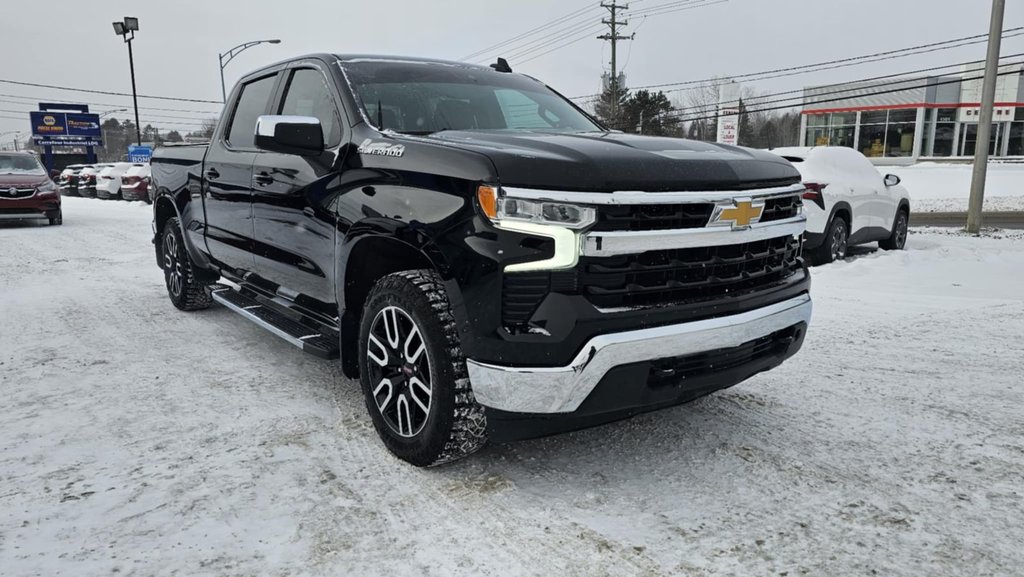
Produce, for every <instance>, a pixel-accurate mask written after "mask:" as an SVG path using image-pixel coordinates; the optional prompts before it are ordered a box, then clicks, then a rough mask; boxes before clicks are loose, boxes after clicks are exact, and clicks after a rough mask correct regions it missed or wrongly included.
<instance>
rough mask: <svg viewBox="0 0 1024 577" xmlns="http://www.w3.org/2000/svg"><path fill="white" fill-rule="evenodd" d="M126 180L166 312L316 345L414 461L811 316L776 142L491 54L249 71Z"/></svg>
mask: <svg viewBox="0 0 1024 577" xmlns="http://www.w3.org/2000/svg"><path fill="white" fill-rule="evenodd" d="M152 183H153V186H154V190H155V203H154V220H153V231H154V243H155V245H156V257H157V263H158V264H159V266H160V267H161V268H162V269H163V271H164V275H165V279H166V284H167V290H168V294H169V295H170V298H171V300H172V302H173V303H174V305H175V306H177V307H178V308H179V309H183V310H196V309H203V308H206V307H208V306H210V305H211V303H212V302H213V301H216V302H218V303H220V304H222V305H224V306H226V307H228V308H229V309H232V310H234V311H236V312H238V313H239V314H241V315H243V316H244V317H247V318H248V319H249V320H251V321H254V322H256V323H258V324H259V325H261V326H263V327H264V328H266V329H267V330H269V331H270V332H272V333H274V334H276V335H278V336H280V337H282V338H284V339H285V340H287V341H289V342H291V343H293V344H295V345H296V346H298V347H300V348H302V349H303V350H305V351H307V352H310V353H313V354H316V355H319V356H322V357H325V358H338V357H340V359H341V365H342V367H343V370H344V372H345V374H346V375H349V376H351V377H353V378H355V377H358V378H359V380H360V381H361V384H362V389H363V392H364V395H365V398H366V405H367V409H368V410H369V412H370V414H371V416H372V420H373V423H374V425H375V427H376V429H377V432H378V433H379V434H380V436H381V438H382V439H383V441H384V443H385V444H386V445H387V447H388V448H389V449H390V450H391V451H392V452H393V453H394V454H395V455H397V456H398V457H399V458H401V459H404V460H406V461H408V462H411V463H413V464H415V465H420V466H427V465H435V464H439V463H444V462H447V461H451V460H453V459H456V458H459V457H462V456H465V455H467V454H469V453H472V452H473V451H475V450H477V449H479V448H480V447H481V446H483V444H484V443H485V441H486V440H487V439H488V438H490V439H491V440H509V439H514V438H524V437H526V436H536V435H544V434H550V433H554V432H558V431H563V430H569V429H574V428H581V427H586V426H590V425H594V424H598V423H603V422H608V421H611V420H615V419H621V418H624V417H628V416H631V415H634V414H637V413H640V412H644V411H650V410H654V409H659V408H663V407H668V406H672V405H676V404H679V403H683V402H686V401H690V400H693V399H696V398H697V397H700V396H702V395H706V394H708V393H711V392H713V391H716V390H719V389H723V388H726V387H730V386H732V385H735V384H737V383H739V382H741V381H743V380H745V379H747V378H749V377H751V376H753V375H755V374H757V373H759V372H762V371H765V370H768V369H771V368H773V367H775V366H777V365H779V364H780V363H782V362H783V361H784V360H785V359H787V358H788V357H790V356H792V355H793V354H795V353H796V352H797V351H798V350H799V348H800V346H801V345H802V343H803V339H804V335H805V333H806V330H807V324H808V322H809V320H810V316H811V299H810V296H809V292H808V291H809V288H810V278H809V275H808V273H807V270H806V268H805V266H804V263H803V260H802V257H801V248H802V246H801V244H802V233H803V230H804V222H805V219H804V216H803V207H802V204H801V193H802V192H803V187H802V186H801V185H800V175H799V174H798V173H797V171H796V170H794V169H793V167H792V166H791V165H789V164H788V163H787V162H786V161H785V160H783V159H781V158H779V157H777V156H775V155H772V154H769V153H762V152H757V151H753V150H746V149H742V148H736V147H729V146H723V145H718V144H709V143H701V142H690V141H686V140H680V139H670V138H654V137H644V136H636V135H629V134H622V133H618V132H615V131H611V130H608V129H607V128H605V127H604V126H602V125H601V124H600V123H599V122H598V121H596V120H594V119H593V118H592V117H590V116H589V115H588V114H587V113H586V112H584V111H583V110H581V109H580V108H578V107H576V106H575V105H574V104H573V103H572V102H571V101H569V100H567V99H566V98H564V97H562V96H560V95H559V94H558V93H557V92H555V91H553V90H552V89H550V88H549V87H547V86H545V85H544V84H543V83H541V82H539V81H537V80H535V79H533V78H530V77H528V76H525V75H521V74H516V73H513V72H512V71H511V70H510V69H509V68H508V66H507V64H506V63H504V62H503V61H499V63H498V64H496V65H492V66H491V67H483V66H473V65H468V64H462V63H455V62H443V61H436V60H425V59H417V58H395V57H380V56H346V55H334V54H317V55H311V56H304V57H300V58H295V59H293V60H289V61H286V62H282V63H279V64H276V65H273V66H269V67H266V68H263V69H261V70H259V71H256V72H253V73H251V74H249V75H248V76H246V77H244V78H243V79H242V80H241V81H240V82H239V84H238V85H237V86H236V87H235V88H234V90H233V91H232V93H231V96H230V98H229V99H228V101H227V105H226V106H225V109H224V112H223V115H222V117H221V119H220V122H219V124H218V126H217V128H216V131H215V132H214V134H213V137H212V142H211V143H210V144H209V145H208V146H201V147H200V146H192V147H189V146H183V147H173V148H164V149H161V150H159V151H157V154H155V155H154V158H153V160H152Z"/></svg>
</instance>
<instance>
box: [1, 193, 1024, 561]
mask: <svg viewBox="0 0 1024 577" xmlns="http://www.w3.org/2000/svg"><path fill="white" fill-rule="evenodd" d="M65 223H66V224H65V225H64V226H62V227H47V226H31V227H13V226H8V225H2V226H0V295H2V296H3V298H2V299H0V391H2V395H0V415H3V418H2V419H0V574H3V575H12V576H14V575H18V576H21V575H43V576H47V577H49V576H53V575H75V576H79V575H81V576H91V575H111V574H115V573H116V574H119V575H138V576H150V575H181V576H189V577H191V576H206V575H211V576H212V575H285V574H287V575H325V576H326V575H330V576H335V575H394V576H403V575H410V576H422V575H472V576H477V575H495V576H497V575H501V576H505V575H512V576H520V575H524V576H525V575H567V576H571V575H581V576H590V575H649V576H657V575H702V576H708V575H781V574H788V575H803V574H810V575H872V574H877V575H900V576H904V577H905V576H921V577H925V576H927V577H938V576H960V575H1011V574H1018V573H1019V571H1020V568H1021V567H1022V566H1024V550H1022V549H1021V548H1020V543H1021V542H1024V526H1022V524H1021V522H1020V520H1021V519H1022V518H1024V495H1022V491H1021V488H1022V487H1024V451H1022V450H1021V447H1022V446H1024V425H1022V422H1024V421H1022V420H1021V416H1020V407H1021V406H1024V387H1021V372H1022V369H1024V366H1022V363H1021V358H1020V350H1021V349H1020V343H1021V342H1024V292H1022V291H1021V289H1020V287H1021V286H1024V240H1022V239H1012V238H1002V239H999V238H971V237H966V236H963V235H954V234H951V233H948V232H947V233H945V234H932V233H915V234H912V235H911V237H910V242H909V248H910V250H908V251H906V252H899V253H886V252H876V253H871V254H868V255H866V256H860V257H857V258H854V259H852V260H851V261H849V262H844V263H838V264H836V265H832V266H827V267H821V268H817V269H814V272H813V274H814V277H815V279H814V289H813V290H814V297H815V317H814V320H813V326H812V327H811V330H810V333H809V335H808V337H807V342H806V345H805V348H804V350H803V351H802V352H801V353H800V355H799V356H797V357H796V358H795V359H793V360H791V361H790V362H789V363H787V364H786V365H784V366H783V367H781V368H779V369H778V370H776V371H773V372H770V373H766V374H763V375H759V376H757V377H755V378H753V379H751V380H750V381H748V382H747V383H744V384H742V385H740V386H738V387H736V388H734V389H731V390H729V391H724V392H722V393H719V394H716V395H713V396H711V397H708V398H706V399H703V400H701V401H698V402H696V403H692V404H690V405H687V406H683V407H678V408H674V409H670V410H666V411H662V412H659V413H654V414H649V415H644V416H641V417H638V418H635V419H633V420H630V421H626V422H623V423H618V424H614V425H610V426H606V427H602V428H599V429H593V430H588V431H583V432H579V433H574V434H569V435H563V436H559V437H554V438H550V439H544V440H538V441H530V442H524V443H519V444H515V445H509V446H498V447H492V448H490V449H487V450H485V451H484V452H482V453H481V454H478V455H477V456H475V457H474V458H472V459H470V460H468V461H464V462H461V463H458V464H456V465H454V466H450V467H445V468H441V469H436V470H426V471H424V470H417V469H413V468H410V467H408V466H406V465H404V464H402V463H400V462H399V461H397V460H395V459H394V458H392V457H390V455H389V454H388V453H387V452H386V450H385V449H384V448H383V447H382V446H381V444H380V442H379V441H378V439H377V436H376V434H375V433H374V431H373V427H372V425H371V423H370V420H369V417H368V416H367V414H366V408H365V405H364V403H363V399H362V397H361V394H360V392H359V388H358V386H357V384H356V383H354V382H351V381H349V380H346V379H344V378H342V377H341V376H340V373H339V371H338V369H337V366H336V364H335V363H332V362H327V361H321V360H318V359H316V358H313V357H311V356H308V355H303V354H302V353H300V352H299V351H298V350H296V349H294V348H293V347H291V346H290V345H288V344H286V343H284V342H283V341H281V340H279V339H277V338H275V337H273V336H271V335H269V334H268V333H266V332H264V331H262V330H261V329H259V328H258V327H256V326H254V325H252V324H250V323H248V322H246V321H245V320H243V319H242V318H240V317H238V316H236V315H234V314H233V313H231V312H229V311H226V310H224V309H222V308H219V307H215V308H212V309H210V310H208V311H205V312H199V313H182V312H179V311H177V310H176V309H174V308H173V307H172V306H171V304H170V302H169V301H168V299H167V298H166V294H165V291H164V289H163V285H162V282H163V280H162V277H161V273H160V271H159V270H158V269H157V268H156V266H155V264H154V255H153V249H152V245H151V244H150V237H151V234H150V232H149V211H148V210H147V209H146V208H145V207H144V206H141V205H129V204H125V203H115V202H101V201H93V200H80V199H68V201H67V204H66V205H65Z"/></svg>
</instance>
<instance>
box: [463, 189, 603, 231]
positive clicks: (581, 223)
mask: <svg viewBox="0 0 1024 577" xmlns="http://www.w3.org/2000/svg"><path fill="white" fill-rule="evenodd" d="M477 201H478V202H479V203H480V210H481V211H482V212H483V213H484V214H485V215H486V216H487V217H488V218H490V219H491V220H492V221H494V222H501V221H503V220H511V221H517V222H532V223H536V224H548V225H552V226H560V227H564V228H571V229H581V228H586V227H588V226H590V225H592V224H594V222H595V221H596V220H597V211H596V210H595V209H594V208H593V207H590V206H580V205H577V204H566V203H562V202H550V201H546V200H524V199H521V198H510V197H506V196H504V195H503V194H501V191H500V190H499V189H498V188H497V187H494V186H486V185H485V186H481V187H480V188H478V189H477Z"/></svg>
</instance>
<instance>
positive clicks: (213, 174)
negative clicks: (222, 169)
mask: <svg viewBox="0 0 1024 577" xmlns="http://www.w3.org/2000/svg"><path fill="white" fill-rule="evenodd" d="M218 178H220V173H219V172H217V169H216V168H210V169H208V170H207V171H206V179H207V180H217V179H218Z"/></svg>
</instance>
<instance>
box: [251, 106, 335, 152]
mask: <svg viewBox="0 0 1024 577" xmlns="http://www.w3.org/2000/svg"><path fill="white" fill-rule="evenodd" d="M256 148H259V149H260V150H266V151H269V152H278V153H281V154H294V155H298V156H319V155H320V154H321V153H323V151H324V129H323V127H322V126H321V125H320V120H319V119H317V118H314V117H312V116H270V115H267V116H260V117H259V119H257V120H256Z"/></svg>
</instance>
